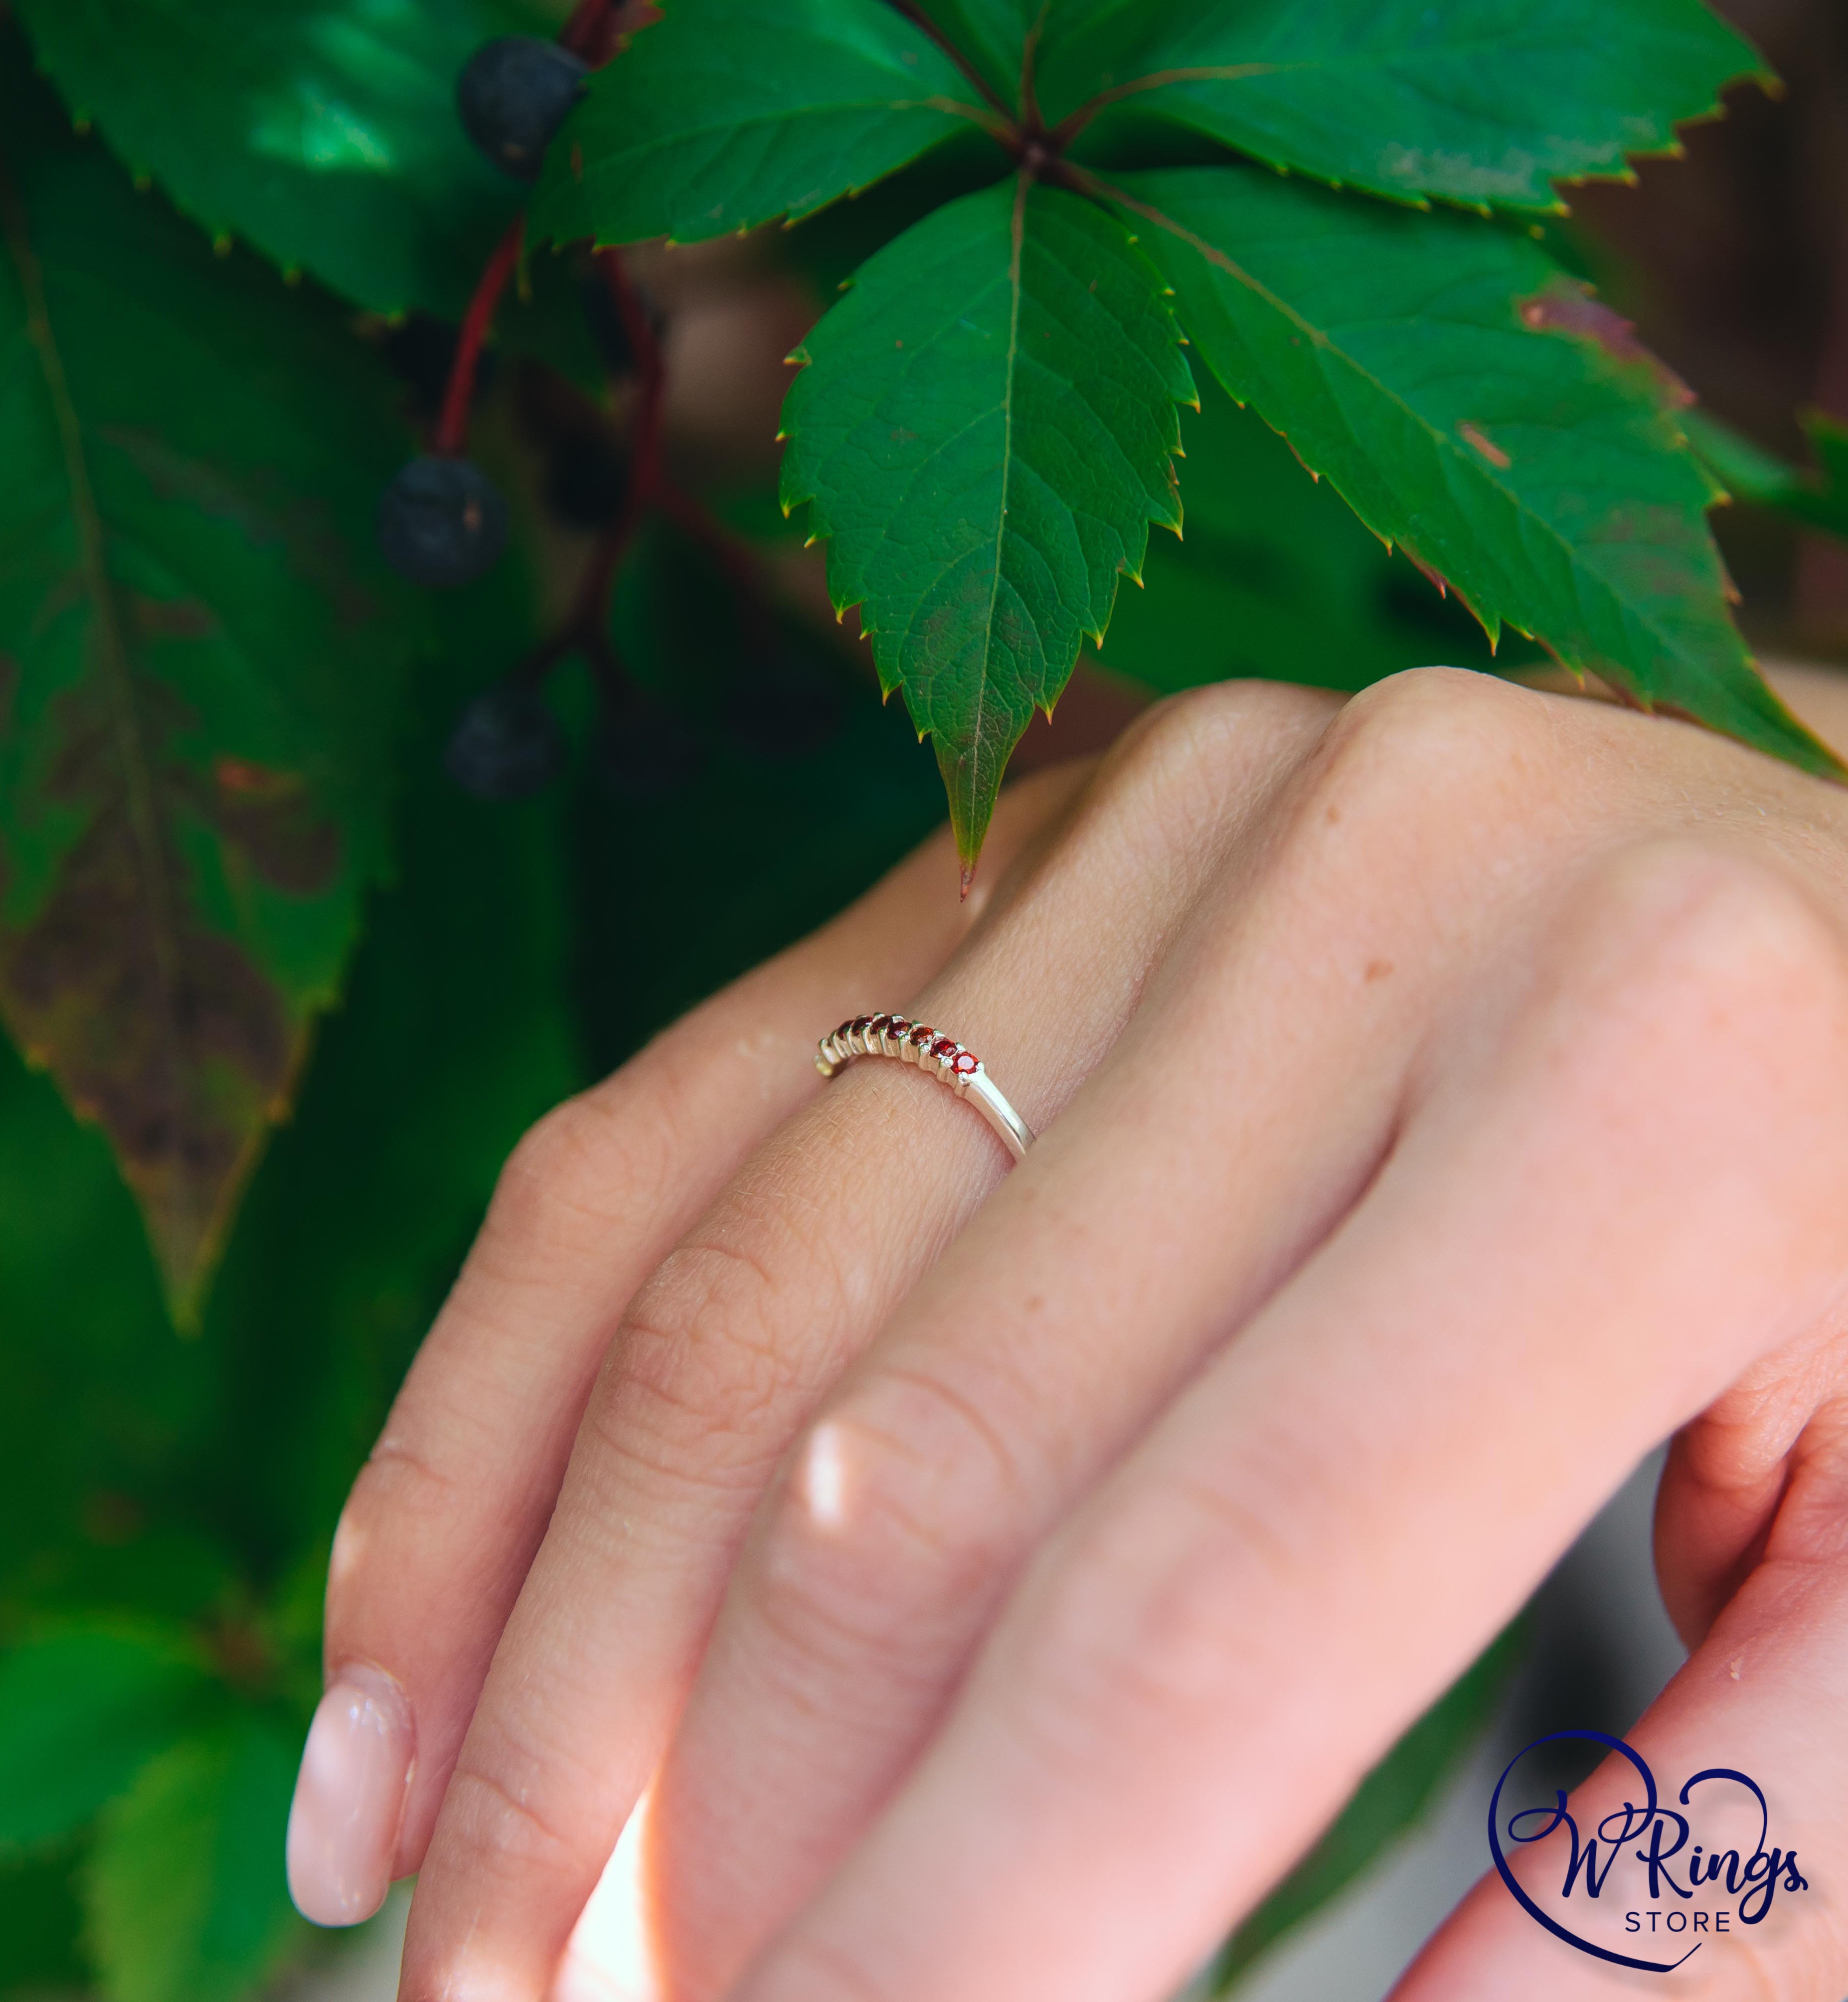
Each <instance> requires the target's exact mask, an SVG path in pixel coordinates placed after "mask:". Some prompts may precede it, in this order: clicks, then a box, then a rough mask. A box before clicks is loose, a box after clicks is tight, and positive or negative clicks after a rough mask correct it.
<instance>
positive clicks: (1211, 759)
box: [1099, 681, 1329, 821]
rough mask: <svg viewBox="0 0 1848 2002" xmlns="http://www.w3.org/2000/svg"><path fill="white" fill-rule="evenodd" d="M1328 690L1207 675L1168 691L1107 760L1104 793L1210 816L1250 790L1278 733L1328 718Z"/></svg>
mask: <svg viewBox="0 0 1848 2002" xmlns="http://www.w3.org/2000/svg"><path fill="white" fill-rule="evenodd" d="M1328 703H1329V697H1328V696H1327V694H1326V693H1325V692H1323V691H1322V690H1320V689H1306V688H1299V687H1294V686H1292V685H1288V684H1286V683H1283V682H1254V681H1232V682H1208V683H1207V684H1206V685H1204V686H1201V687H1199V688H1193V689H1182V690H1181V691H1180V692H1178V693H1177V694H1174V695H1170V696H1164V697H1163V699H1162V700H1161V701H1159V702H1158V703H1155V704H1154V705H1153V706H1152V707H1150V708H1149V709H1148V710H1145V711H1144V712H1143V713H1142V715H1141V716H1140V717H1138V718H1137V720H1136V721H1135V724H1132V725H1131V727H1130V728H1129V729H1128V731H1125V732H1124V734H1123V736H1122V737H1121V738H1120V739H1119V740H1118V743H1117V745H1116V747H1115V748H1114V750H1113V751H1112V752H1111V754H1110V755H1109V757H1108V758H1107V759H1106V760H1105V762H1104V767H1103V769H1102V771H1101V773H1100V779H1099V788H1100V792H1101V793H1103V794H1104V796H1105V797H1109V798H1111V799H1113V800H1121V799H1122V798H1124V797H1128V798H1130V799H1133V800H1149V801H1151V802H1152V803H1154V804H1156V805H1157V806H1158V807H1163V806H1165V807H1166V809H1167V811H1168V814H1169V815H1170V817H1172V816H1173V815H1174V814H1177V813H1179V812H1181V811H1185V810H1187V809H1189V808H1191V814H1192V817H1194V818H1198V819H1200V820H1202V821H1212V820H1214V819H1216V818H1219V817H1220V815H1221V814H1222V813H1223V811H1224V807H1225V805H1226V802H1227V801H1228V800H1230V799H1233V798H1236V797H1242V796H1243V794H1244V793H1247V792H1248V790H1250V781H1251V779H1252V776H1253V774H1254V773H1255V772H1257V771H1259V770H1261V769H1265V768H1267V766H1269V765H1270V764H1271V762H1273V761H1274V755H1275V752H1276V751H1277V749H1278V745H1279V741H1280V740H1287V739H1288V738H1292V737H1295V736H1299V735H1301V734H1303V733H1304V732H1305V731H1313V730H1315V729H1316V728H1317V727H1320V725H1321V724H1323V722H1325V720H1326V719H1327V711H1328Z"/></svg>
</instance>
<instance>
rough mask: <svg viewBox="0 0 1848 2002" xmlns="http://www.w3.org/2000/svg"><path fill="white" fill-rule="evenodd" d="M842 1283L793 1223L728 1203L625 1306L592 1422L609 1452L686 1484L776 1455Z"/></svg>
mask: <svg viewBox="0 0 1848 2002" xmlns="http://www.w3.org/2000/svg"><path fill="white" fill-rule="evenodd" d="M843 1287H844V1282H843V1280H842V1277H841V1275H840V1274H839V1271H837V1270H836V1268H835V1265H834V1263H833V1261H832V1260H831V1259H830V1258H829V1257H828V1256H827V1255H826V1254H825V1247H822V1246H821V1245H820V1244H818V1243H811V1242H810V1241H809V1240H807V1237H806V1236H804V1233H803V1232H802V1231H801V1229H800V1226H799V1225H798V1224H797V1222H796V1221H795V1219H793V1217H791V1216H790V1215H783V1214H778V1213H777V1212H775V1211H773V1210H770V1209H765V1210H764V1211H762V1212H758V1213H750V1212H748V1211H746V1210H744V1209H738V1208H736V1207H734V1208H733V1209H730V1212H729V1213H727V1214H724V1215H719V1216H716V1217H714V1218H713V1219H709V1221H708V1223H707V1225H706V1227H705V1229H703V1231H702V1233H701V1234H700V1235H699V1236H698V1237H697V1238H696V1239H693V1240H689V1241H688V1242H686V1243H682V1244H681V1245H680V1246H678V1247H677V1248H676V1249H675V1250H674V1251H672V1252H671V1253H670V1254H669V1255H668V1257H667V1259H666V1260H665V1261H664V1262H663V1264H661V1267H660V1268H659V1269H658V1270H657V1271H656V1272H655V1274H654V1277H653V1278H650V1280H649V1281H648V1282H647V1285H644V1286H643V1289H642V1290H641V1292H640V1293H639V1294H638V1295H637V1296H636V1299H635V1300H634V1301H633V1303H631V1305H630V1307H629V1311H628V1313H626V1315H625V1317H624V1318H623V1320H622V1326H621V1327H620V1328H619V1331H618V1333H617V1335H616V1338H615V1341H614V1343H613V1344H612V1346H611V1348H610V1352H609V1355H608V1358H607V1360H606V1362H605V1365H604V1369H603V1372H602V1375H601V1378H600V1379H599V1381H598V1385H597V1388H596V1391H595V1393H594V1395H593V1397H592V1399H591V1407H590V1411H589V1414H588V1422H589V1424H590V1425H591V1427H592V1428H593V1429H594V1432H596V1433H597V1434H598V1435H599V1437H600V1440H601V1443H602V1444H603V1445H604V1446H605V1447H606V1448H607V1449H609V1450H610V1451H611V1452H612V1453H615V1454H618V1455H621V1456H626V1457H629V1458H634V1457H636V1456H637V1455H638V1453H647V1451H648V1449H649V1448H650V1447H652V1449H653V1455H652V1456H653V1458H654V1461H655V1463H656V1464H657V1467H658V1468H662V1469H664V1467H666V1466H667V1465H668V1464H672V1465H675V1466H678V1467H683V1468H684V1469H685V1472H686V1474H688V1476H689V1478H693V1477H697V1476H698V1474H699V1470H700V1469H701V1468H702V1467H704V1468H705V1469H706V1470H707V1471H708V1472H709V1473H710V1472H711V1471H713V1470H714V1469H715V1468H716V1467H717V1464H718V1460H719V1454H720V1451H722V1449H724V1448H726V1447H727V1446H730V1449H731V1451H730V1453H728V1454H726V1455H725V1457H726V1458H727V1459H728V1460H729V1459H735V1458H736V1457H737V1455H738V1451H739V1449H742V1450H743V1453H744V1457H745V1458H746V1459H747V1460H750V1461H751V1463H754V1464H755V1462H756V1461H757V1460H758V1459H760V1458H762V1457H763V1456H768V1455H773V1453H774V1452H775V1450H776V1446H777V1444H778V1443H779V1435H780V1428H779V1425H778V1424H777V1422H776V1419H777V1417H778V1414H780V1413H782V1412H783V1411H785V1410H786V1409H787V1408H788V1407H789V1406H790V1404H791V1403H792V1402H793V1400H797V1399H801V1398H805V1397H808V1396H811V1395H812V1394H813V1393H814V1392H815V1391H817V1390H818V1389H819V1387H820V1385H819V1381H818V1379H819V1377H820V1375H821V1372H822V1371H823V1370H825V1368H826V1366H827V1364H828V1358H829V1356H830V1355H832V1345H831V1344H830V1343H828V1342H827V1341H819V1342H818V1341H814V1340H813V1339H812V1336H813V1334H814V1331H815V1330H817V1329H822V1328H826V1327H829V1326H832V1325H834V1324H836V1323H838V1321H839V1318H840V1310H839V1308H840V1299H841V1295H842V1290H843Z"/></svg>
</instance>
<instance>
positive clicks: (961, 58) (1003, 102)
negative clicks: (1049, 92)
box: [888, 0, 1020, 138]
mask: <svg viewBox="0 0 1848 2002" xmlns="http://www.w3.org/2000/svg"><path fill="white" fill-rule="evenodd" d="M888 4H889V5H891V9H892V11H893V12H894V13H895V14H902V15H903V16H905V19H906V20H908V22H910V23H911V24H912V26H913V27H914V28H915V29H917V30H919V33H921V34H926V35H928V36H929V37H930V39H931V40H933V42H935V43H936V45H937V47H939V48H940V49H941V50H942V51H943V53H944V54H945V55H947V57H948V58H950V61H952V62H953V63H954V64H955V65H956V66H957V68H958V69H959V70H961V72H962V73H963V75H964V77H965V78H967V79H968V82H971V84H973V85H975V88H976V89H977V90H978V91H979V92H981V93H982V96H983V97H985V99H987V100H988V102H989V104H990V105H991V106H992V107H993V109H994V110H996V111H999V113H1000V114H1001V116H1002V118H1003V119H1004V120H1006V125H1007V132H1008V135H1009V138H1012V137H1013V136H1014V135H1015V134H1017V132H1018V131H1019V127H1020V120H1019V119H1018V117H1016V113H1015V111H1014V107H1013V106H1012V105H1011V104H1009V103H1008V101H1007V99H1006V98H1005V97H1003V96H1002V95H1001V93H1000V92H999V91H998V90H997V89H995V86H994V85H992V83H990V82H989V80H988V78H986V77H985V76H984V75H982V72H981V71H980V70H978V68H976V67H975V64H974V63H972V62H971V61H970V60H969V58H968V57H967V56H966V55H964V54H963V52H962V51H961V49H959V48H958V47H957V46H956V44H955V43H954V42H953V41H951V40H950V37H948V36H947V35H946V34H945V33H943V30H942V29H941V28H940V27H939V26H937V24H936V22H934V21H933V20H932V19H931V18H930V16H929V15H928V14H926V12H925V11H924V9H922V7H920V6H919V5H917V4H916V0H888Z"/></svg>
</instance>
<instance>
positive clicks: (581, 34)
mask: <svg viewBox="0 0 1848 2002" xmlns="http://www.w3.org/2000/svg"><path fill="white" fill-rule="evenodd" d="M623 6H624V0H577V6H576V7H575V8H574V9H572V12H571V18H570V19H569V20H568V21H567V22H566V23H565V25H564V26H563V27H562V28H560V30H559V31H558V39H559V40H560V42H561V43H562V44H563V45H564V47H567V49H569V50H570V51H571V53H572V54H574V55H580V56H582V57H583V58H584V61H586V62H588V64H589V65H591V68H593V69H595V68H598V67H599V66H600V65H602V64H604V63H606V62H608V61H609V59H610V58H611V56H612V54H614V53H615V44H616V37H617V36H618V35H619V33H621V32H622V12H623Z"/></svg>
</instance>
